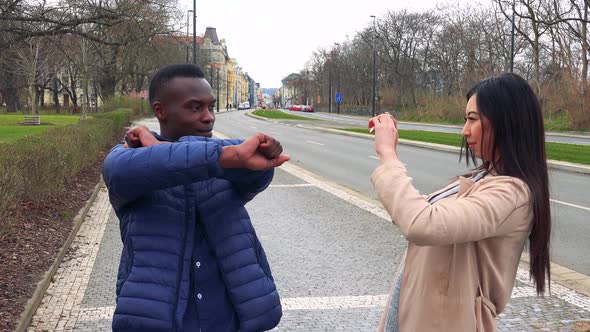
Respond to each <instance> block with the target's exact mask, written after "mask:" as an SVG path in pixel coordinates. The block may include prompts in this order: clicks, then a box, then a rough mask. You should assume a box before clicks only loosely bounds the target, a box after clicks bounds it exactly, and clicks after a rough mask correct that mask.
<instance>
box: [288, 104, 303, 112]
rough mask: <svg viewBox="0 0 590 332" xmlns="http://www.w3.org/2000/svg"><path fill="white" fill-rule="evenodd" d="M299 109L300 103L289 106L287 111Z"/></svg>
mask: <svg viewBox="0 0 590 332" xmlns="http://www.w3.org/2000/svg"><path fill="white" fill-rule="evenodd" d="M301 109H302V107H301V105H291V107H289V111H301Z"/></svg>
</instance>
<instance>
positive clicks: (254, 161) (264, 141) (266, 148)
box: [219, 133, 291, 170]
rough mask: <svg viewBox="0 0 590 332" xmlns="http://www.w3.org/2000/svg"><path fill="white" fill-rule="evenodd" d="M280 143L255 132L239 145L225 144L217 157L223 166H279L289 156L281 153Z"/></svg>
mask: <svg viewBox="0 0 590 332" xmlns="http://www.w3.org/2000/svg"><path fill="white" fill-rule="evenodd" d="M282 152H283V148H282V147H281V143H279V141H277V140H275V139H274V138H272V137H270V136H267V135H265V134H262V133H256V134H254V135H253V136H252V137H250V138H248V139H247V140H245V141H244V142H243V143H242V144H240V145H234V146H225V147H223V152H222V153H221V157H220V158H219V164H220V165H221V167H223V168H247V169H251V170H266V169H270V168H273V167H277V166H281V165H282V164H283V163H285V162H286V161H288V160H290V159H291V157H289V156H288V155H283V154H281V153H282Z"/></svg>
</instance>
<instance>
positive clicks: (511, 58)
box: [510, 1, 516, 73]
mask: <svg viewBox="0 0 590 332" xmlns="http://www.w3.org/2000/svg"><path fill="white" fill-rule="evenodd" d="M515 10H516V9H515V1H513V2H512V35H511V36H510V72H511V73H513V72H514V26H515V22H514V11H515Z"/></svg>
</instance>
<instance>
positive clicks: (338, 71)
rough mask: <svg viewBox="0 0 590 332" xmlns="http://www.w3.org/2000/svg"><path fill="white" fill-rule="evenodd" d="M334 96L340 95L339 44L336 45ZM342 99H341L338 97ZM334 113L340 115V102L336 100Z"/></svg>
mask: <svg viewBox="0 0 590 332" xmlns="http://www.w3.org/2000/svg"><path fill="white" fill-rule="evenodd" d="M335 45H336V94H338V95H340V67H339V57H340V44H339V43H336V44H335ZM340 98H342V97H340ZM336 113H338V114H340V101H339V100H336Z"/></svg>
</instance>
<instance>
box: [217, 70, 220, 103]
mask: <svg viewBox="0 0 590 332" xmlns="http://www.w3.org/2000/svg"><path fill="white" fill-rule="evenodd" d="M219 103H220V100H219V67H217V103H216V104H217V112H218V113H219Z"/></svg>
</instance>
